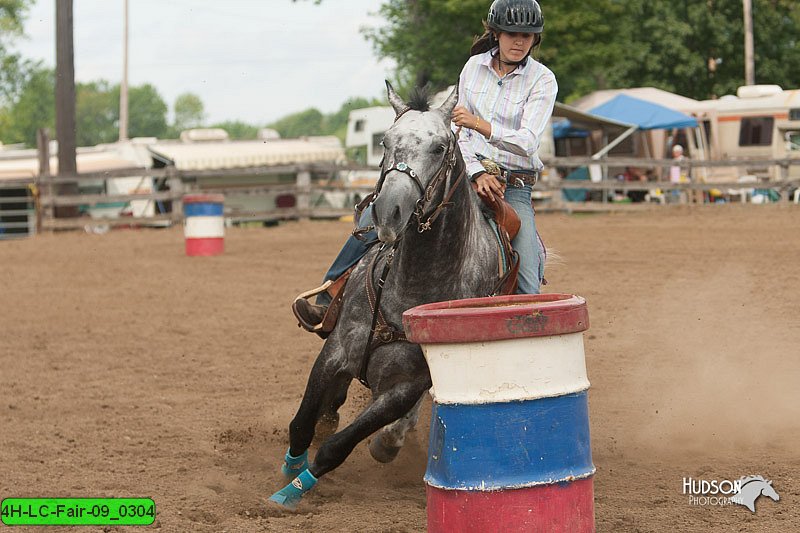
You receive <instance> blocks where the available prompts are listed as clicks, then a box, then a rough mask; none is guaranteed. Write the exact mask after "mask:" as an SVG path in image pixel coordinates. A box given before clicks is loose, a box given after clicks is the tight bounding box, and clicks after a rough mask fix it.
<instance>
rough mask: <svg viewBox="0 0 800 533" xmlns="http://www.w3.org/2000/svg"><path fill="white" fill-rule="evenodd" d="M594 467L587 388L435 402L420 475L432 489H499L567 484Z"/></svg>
mask: <svg viewBox="0 0 800 533" xmlns="http://www.w3.org/2000/svg"><path fill="white" fill-rule="evenodd" d="M594 471H595V468H594V465H593V464H592V450H591V442H590V438H589V410H588V393H587V391H582V392H579V393H575V394H567V395H563V396H555V397H551V398H541V399H537V400H528V401H520V402H504V403H491V404H471V405H465V404H461V405H452V404H449V405H441V404H434V406H433V412H432V413H431V431H430V443H429V449H428V468H427V471H426V473H425V482H426V483H427V484H429V485H431V486H433V487H437V488H441V489H456V490H476V491H493V490H504V489H514V488H522V487H531V486H535V485H542V484H548V483H560V482H568V481H570V480H573V479H581V478H585V477H588V476H591V475H592V474H593V473H594Z"/></svg>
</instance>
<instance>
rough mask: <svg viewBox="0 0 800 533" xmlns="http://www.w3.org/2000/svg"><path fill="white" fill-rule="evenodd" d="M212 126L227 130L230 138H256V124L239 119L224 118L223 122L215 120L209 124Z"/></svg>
mask: <svg viewBox="0 0 800 533" xmlns="http://www.w3.org/2000/svg"><path fill="white" fill-rule="evenodd" d="M211 127H212V128H222V129H223V130H225V131H227V132H228V135H229V136H230V138H231V139H235V140H244V139H256V138H257V137H258V130H259V128H258V126H254V125H252V124H248V123H246V122H242V121H241V120H226V121H225V122H217V123H216V124H213V125H212V126H211Z"/></svg>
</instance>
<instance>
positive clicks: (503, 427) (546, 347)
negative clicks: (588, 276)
mask: <svg viewBox="0 0 800 533" xmlns="http://www.w3.org/2000/svg"><path fill="white" fill-rule="evenodd" d="M403 326H404V327H405V330H406V332H407V335H408V338H409V339H410V340H411V341H412V342H416V343H419V344H421V345H422V348H423V351H424V353H425V358H426V360H427V362H428V366H429V367H430V371H431V378H432V380H433V388H432V390H431V392H432V394H433V399H434V404H433V412H432V415H431V431H430V441H429V445H428V467H427V471H426V473H425V483H426V485H427V497H428V531H429V532H437V533H438V532H456V531H457V532H471V531H474V532H486V531H503V532H512V531H520V532H521V531H525V532H531V531H542V532H558V531H563V532H587V531H594V497H593V479H592V476H593V475H594V471H595V469H594V465H593V464H592V452H591V446H590V439H589V413H588V405H587V393H588V389H589V381H588V379H587V377H586V363H585V357H584V350H583V333H582V332H583V331H585V330H586V329H587V328H588V327H589V315H588V311H587V308H586V301H585V300H584V299H583V298H581V297H578V296H573V295H568V294H541V295H516V296H502V297H497V298H475V299H468V300H455V301H450V302H440V303H434V304H428V305H422V306H419V307H415V308H414V309H411V310H409V311H406V313H404V315H403Z"/></svg>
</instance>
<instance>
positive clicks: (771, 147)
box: [694, 85, 800, 181]
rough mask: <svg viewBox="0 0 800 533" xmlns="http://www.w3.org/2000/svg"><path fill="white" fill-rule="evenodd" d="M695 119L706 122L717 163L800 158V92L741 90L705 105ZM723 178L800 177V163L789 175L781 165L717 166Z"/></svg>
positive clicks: (769, 88)
mask: <svg viewBox="0 0 800 533" xmlns="http://www.w3.org/2000/svg"><path fill="white" fill-rule="evenodd" d="M698 107H699V109H698V110H697V111H695V113H694V114H695V116H696V117H697V119H698V121H699V122H701V123H702V125H703V129H704V131H705V135H706V137H707V141H708V145H709V147H710V150H711V154H710V155H711V159H717V160H720V159H722V160H724V159H763V160H770V159H785V158H791V159H800V90H791V91H784V90H782V89H781V88H780V87H779V86H777V85H750V86H743V87H739V90H738V91H737V92H736V96H734V95H727V96H723V97H722V98H719V99H717V100H706V101H703V102H701V103H700V106H698ZM710 172H711V173H712V174H713V176H714V178H716V179H718V180H728V181H733V180H735V179H737V178H739V177H741V176H742V175H753V176H758V177H759V178H762V179H767V178H768V179H771V180H776V179H781V178H782V177H791V178H799V177H800V164H798V165H792V166H790V167H789V173H788V176H783V175H782V172H781V167H780V166H778V165H768V164H766V163H765V164H763V165H754V166H752V167H748V168H742V167H739V168H735V167H725V168H714V169H711V170H710Z"/></svg>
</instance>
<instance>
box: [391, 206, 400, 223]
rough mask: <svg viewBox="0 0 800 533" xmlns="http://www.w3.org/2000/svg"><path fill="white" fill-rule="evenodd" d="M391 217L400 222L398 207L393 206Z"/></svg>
mask: <svg viewBox="0 0 800 533" xmlns="http://www.w3.org/2000/svg"><path fill="white" fill-rule="evenodd" d="M392 217H393V218H394V219H395V220H400V206H399V205H396V206H394V213H392Z"/></svg>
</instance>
